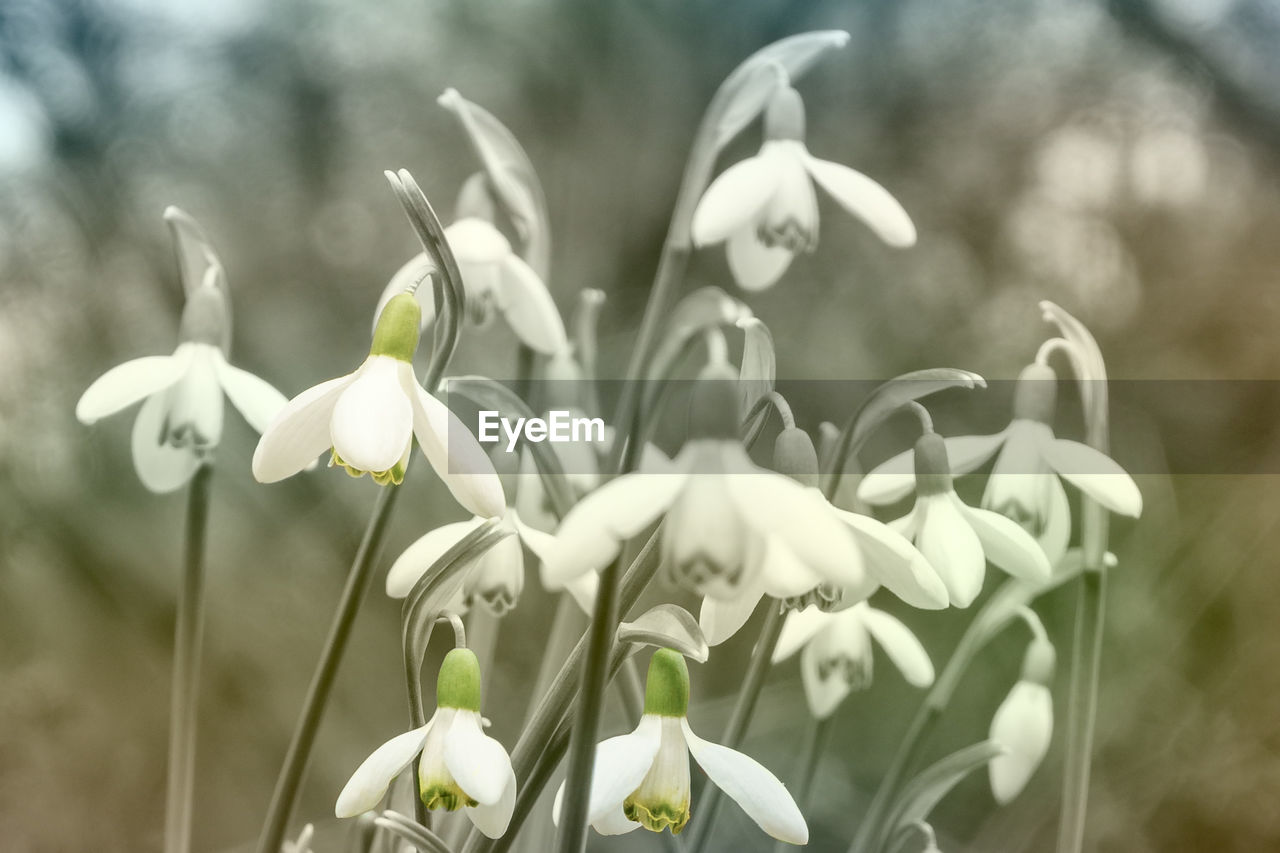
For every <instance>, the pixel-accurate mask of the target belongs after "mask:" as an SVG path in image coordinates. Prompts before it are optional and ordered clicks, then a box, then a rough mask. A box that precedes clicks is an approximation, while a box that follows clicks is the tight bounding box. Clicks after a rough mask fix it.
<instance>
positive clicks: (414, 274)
mask: <svg viewBox="0 0 1280 853" xmlns="http://www.w3.org/2000/svg"><path fill="white" fill-rule="evenodd" d="M434 269H435V264H433V263H432V262H431V259H430V258H428V257H427V256H426V254H425V253H422V252H419V253H418V254H416V255H414V256H413V257H412V258H410V259H409V260H408V261H406V262H405V264H404V266H402V267H400V269H398V270H396V271H395V274H394V275H392V276H391V280H390V281H389V282H387V286H386V287H384V288H383V289H382V295H381V296H379V297H378V307H377V308H375V309H374V311H373V328H374V329H377V328H378V318H379V317H381V316H382V309H383V308H386V307H387V303H388V302H390V301H391V297H393V296H397V295H399V294H401V293H404V292H405V291H406V290H408V289H409V288H410V287H412V286H414V285H415V284H416V285H417V288H418V289H417V290H415V291H414V293H413V298H414V299H416V300H417V301H418V307H419V308H420V309H422V319H421V321H419V323H418V328H419V329H420V330H421V329H425V328H426V327H427V324H428V323H430V322H431V321H432V320H433V319H435V316H436V302H435V296H434V295H433V294H432V291H431V282H430V280H428V278H427V275H428V274H429V273H431V271H432V270H434Z"/></svg>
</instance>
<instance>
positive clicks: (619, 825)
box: [591, 805, 641, 835]
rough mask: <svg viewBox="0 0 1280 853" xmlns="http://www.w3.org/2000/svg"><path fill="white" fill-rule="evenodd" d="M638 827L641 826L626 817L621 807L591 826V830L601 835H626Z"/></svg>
mask: <svg viewBox="0 0 1280 853" xmlns="http://www.w3.org/2000/svg"><path fill="white" fill-rule="evenodd" d="M640 826H641V824H639V823H637V822H636V821H634V820H631V819H630V818H628V817H627V815H626V812H624V811H623V810H622V806H621V805H619V806H618V808H616V809H614V810H613V811H611V812H609V813H608V814H606V815H605V816H604V817H602V818H600V819H599V820H597V821H594V822H592V824H591V828H592V829H594V830H595V831H596V832H598V833H600V834H601V835H626V834H627V833H628V832H632V831H634V830H637V829H639V828H640Z"/></svg>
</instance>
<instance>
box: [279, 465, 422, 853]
mask: <svg viewBox="0 0 1280 853" xmlns="http://www.w3.org/2000/svg"><path fill="white" fill-rule="evenodd" d="M398 494H400V487H399V486H384V487H383V488H382V489H381V492H380V493H379V495H378V502H377V503H376V504H375V505H374V508H373V514H372V515H371V516H370V518H369V524H368V526H367V527H366V528H365V532H364V538H363V539H362V540H361V542H360V548H359V550H358V551H356V557H355V560H354V561H353V562H352V563H351V570H350V571H349V572H348V573H347V582H346V585H345V586H344V587H343V589H342V598H341V600H340V601H339V602H338V609H337V611H336V612H335V613H334V615H333V623H332V624H331V625H330V627H329V636H328V638H327V639H326V640H325V644H324V649H323V650H322V651H321V652H320V661H319V663H317V664H316V670H315V674H314V675H312V676H311V686H310V687H308V688H307V698H306V699H305V700H304V701H303V703H302V713H301V715H299V717H298V723H297V726H296V727H295V728H294V731H293V738H292V740H291V741H290V742H289V751H288V752H287V753H286V754H285V759H284V766H283V767H281V768H280V776H279V778H278V779H277V780H276V787H275V792H274V793H273V794H272V796H271V805H270V806H269V807H268V809H267V818H266V821H265V822H264V824H263V827H262V835H261V836H260V837H259V838H258V847H257V850H258V853H278V851H279V850H280V845H281V843H282V842H283V841H284V835H285V830H286V829H287V828H288V825H289V816H290V814H291V813H292V812H293V806H294V802H295V801H296V800H297V797H298V788H299V786H300V785H301V783H302V774H303V772H304V771H305V770H306V767H307V759H308V758H309V757H310V755H311V748H312V746H314V744H315V739H316V733H317V732H318V731H319V729H320V721H321V719H322V718H323V717H324V709H325V706H326V705H327V704H328V702H329V694H330V692H331V691H332V690H333V683H334V681H335V679H336V678H337V675H338V667H339V665H340V664H341V663H342V655H343V653H344V652H345V651H346V649H347V643H348V641H349V640H350V639H351V630H352V628H353V627H354V626H355V621H356V614H357V613H358V612H359V611H360V604H361V603H362V602H363V601H364V598H365V595H366V594H367V593H368V591H369V580H370V579H371V578H372V577H373V567H374V565H375V564H376V562H377V557H378V553H379V551H380V550H381V547H382V539H383V535H384V534H385V533H386V529H387V522H388V520H389V519H390V517H391V508H392V507H393V506H394V505H395V501H396V495H398Z"/></svg>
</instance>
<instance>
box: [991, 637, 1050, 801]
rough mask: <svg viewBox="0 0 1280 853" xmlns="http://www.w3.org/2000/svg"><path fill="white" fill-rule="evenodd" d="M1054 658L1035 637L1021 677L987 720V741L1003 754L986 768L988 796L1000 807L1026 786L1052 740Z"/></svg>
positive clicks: (1046, 645)
mask: <svg viewBox="0 0 1280 853" xmlns="http://www.w3.org/2000/svg"><path fill="white" fill-rule="evenodd" d="M1054 663H1055V655H1054V650H1053V644H1052V643H1050V642H1049V640H1048V638H1047V637H1043V636H1040V637H1036V639H1034V640H1032V641H1031V645H1029V646H1028V647H1027V654H1026V657H1025V658H1024V659H1023V663H1022V677H1021V678H1020V679H1019V680H1018V683H1017V684H1015V685H1014V686H1013V689H1012V690H1010V691H1009V695H1008V696H1006V697H1005V700H1004V701H1003V702H1001V703H1000V707H999V709H997V710H996V713H995V716H994V717H993V718H992V720H991V739H992V740H994V741H995V742H997V743H999V744H1000V745H1001V746H1003V747H1004V748H1005V751H1004V752H1003V753H1002V754H1001V755H998V756H996V757H995V758H994V759H992V761H991V763H990V764H988V765H987V771H988V773H989V775H990V777H991V793H992V794H993V795H994V796H995V798H996V802H998V803H1000V805H1004V804H1005V803H1008V802H1009V801H1010V800H1012V799H1013V798H1014V797H1016V796H1018V794H1020V793H1022V789H1023V788H1025V787H1026V786H1027V782H1028V781H1030V779H1031V775H1032V774H1033V773H1035V772H1036V768H1037V767H1039V766H1040V762H1041V761H1043V760H1044V756H1045V753H1047V752H1048V751H1049V741H1050V740H1051V739H1052V738H1053V696H1052V694H1050V692H1049V685H1050V683H1051V682H1052V681H1053V669H1054Z"/></svg>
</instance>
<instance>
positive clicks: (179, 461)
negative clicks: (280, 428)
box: [76, 207, 285, 493]
mask: <svg viewBox="0 0 1280 853" xmlns="http://www.w3.org/2000/svg"><path fill="white" fill-rule="evenodd" d="M164 216H165V219H166V221H168V222H169V224H170V227H171V229H172V230H173V232H174V240H175V242H176V243H177V244H178V253H179V258H180V260H182V261H184V262H183V263H181V264H180V268H181V272H182V278H183V286H184V289H185V291H186V295H187V301H186V305H185V307H184V308H183V310H182V322H181V326H180V330H179V335H178V340H179V343H178V347H177V349H176V350H174V352H173V354H172V355H165V356H145V357H143V358H136V359H133V360H132V361H127V362H125V363H124V364H121V365H118V366H116V367H114V368H112V369H111V370H109V371H107V372H106V373H104V374H103V375H102V376H101V377H99V378H98V379H97V380H96V381H95V382H94V383H93V384H92V385H90V386H89V388H88V389H87V390H86V391H85V392H84V394H83V395H82V396H81V397H80V400H79V402H78V403H77V404H76V417H77V418H78V419H79V420H80V421H81V422H82V423H84V424H92V423H95V422H96V421H98V420H99V419H101V418H104V417H106V416H108V415H111V414H115V413H116V412H118V411H121V410H122V409H126V408H128V407H129V406H131V405H133V404H134V403H137V402H138V401H139V400H141V401H143V403H142V408H141V409H140V410H139V412H138V418H137V420H136V421H134V426H133V440H132V449H133V464H134V468H135V469H136V470H137V472H138V478H139V479H140V480H142V483H143V485H145V486H146V487H147V488H148V489H150V490H151V491H153V492H161V493H163V492H171V491H174V490H175V489H178V488H181V487H182V485H183V484H185V483H186V482H187V481H188V480H189V479H190V478H191V475H192V474H194V473H195V471H196V468H197V467H199V465H200V464H201V462H203V461H205V460H206V459H208V458H209V455H210V454H211V453H212V452H213V450H214V449H215V448H216V447H217V446H218V443H219V441H220V440H221V438H222V426H223V405H224V404H223V395H224V394H225V395H226V396H227V397H229V398H230V399H231V402H232V404H233V405H234V406H235V408H236V409H237V410H238V411H239V412H240V414H242V415H243V416H244V419H245V420H246V421H248V422H249V425H250V426H251V427H253V428H254V429H255V430H257V431H259V432H261V431H262V430H264V429H265V428H266V427H267V425H268V424H269V423H270V422H271V419H272V418H273V417H275V415H276V413H277V412H278V411H280V409H281V408H282V407H283V406H284V404H285V398H284V395H283V394H281V393H280V392H279V391H277V390H276V389H275V388H273V387H272V386H271V385H269V384H268V383H266V382H264V381H263V380H261V379H259V378H258V377H256V376H254V375H253V374H252V373H249V372H247V371H245V370H241V369H240V368H238V367H235V366H233V365H232V364H230V363H229V362H228V361H227V352H228V350H229V348H230V345H231V306H230V298H229V295H228V291H227V284H226V275H225V273H224V271H223V268H222V264H221V262H220V261H219V260H218V257H217V255H216V254H215V253H214V252H213V249H212V247H211V246H210V245H209V242H208V240H207V239H206V238H205V237H204V233H203V232H202V231H201V230H200V226H199V225H197V224H196V222H195V220H193V219H192V218H191V217H190V216H188V215H187V214H185V213H183V212H182V211H181V210H179V209H177V208H176V207H170V208H169V209H167V210H166V211H165V213H164ZM197 261H199V263H197Z"/></svg>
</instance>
